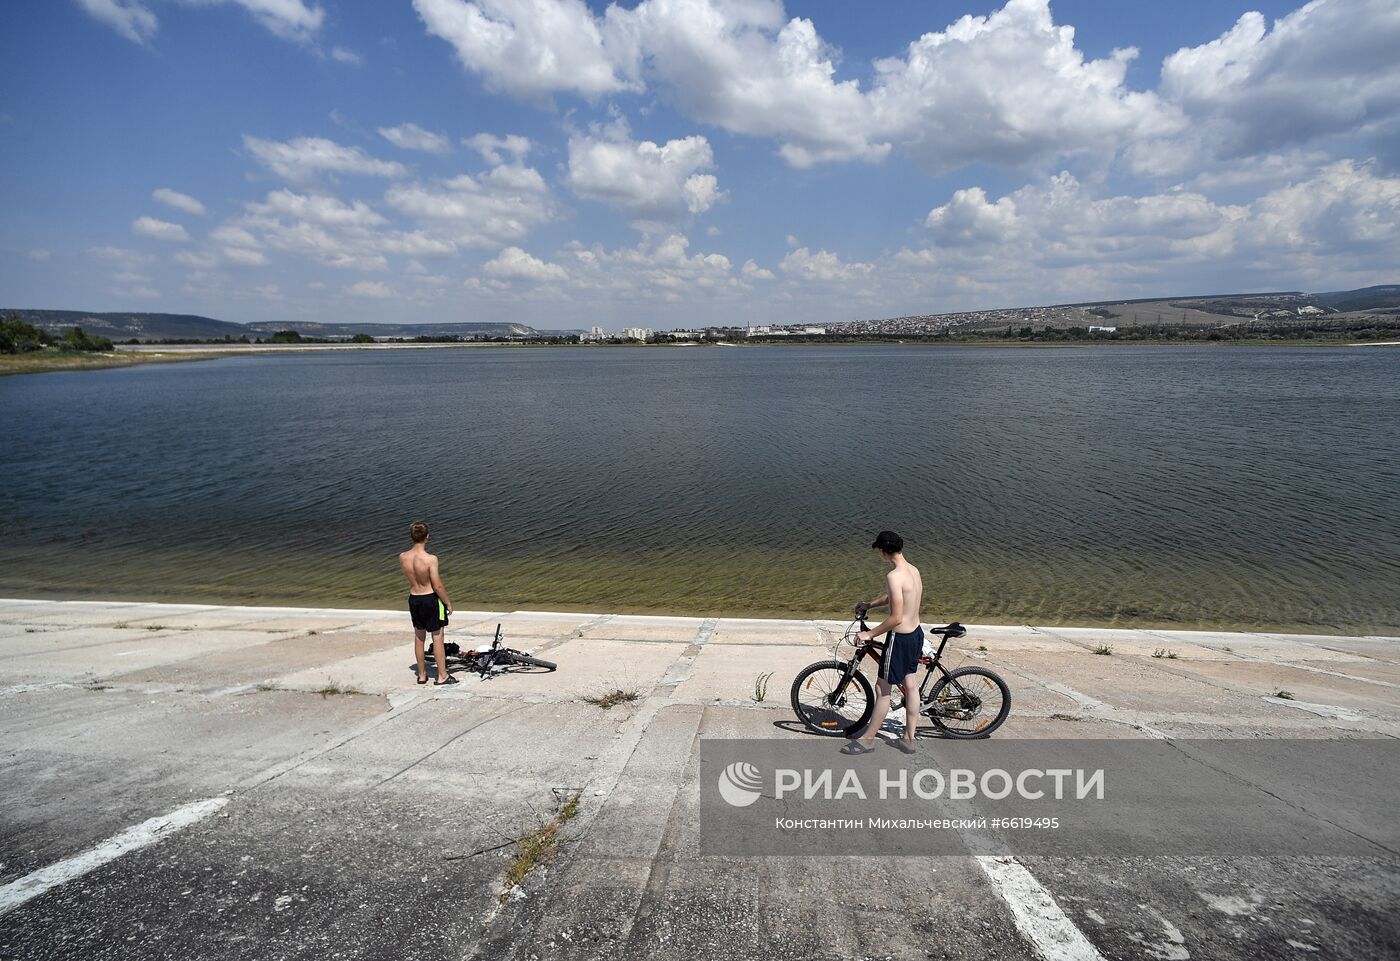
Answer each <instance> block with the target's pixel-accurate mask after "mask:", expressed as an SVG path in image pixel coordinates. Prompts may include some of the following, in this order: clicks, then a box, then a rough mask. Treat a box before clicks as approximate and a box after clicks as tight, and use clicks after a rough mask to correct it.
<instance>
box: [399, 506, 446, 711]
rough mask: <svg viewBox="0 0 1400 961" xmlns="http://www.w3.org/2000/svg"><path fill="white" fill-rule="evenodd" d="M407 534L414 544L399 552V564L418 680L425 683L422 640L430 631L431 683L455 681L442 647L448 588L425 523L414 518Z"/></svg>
mask: <svg viewBox="0 0 1400 961" xmlns="http://www.w3.org/2000/svg"><path fill="white" fill-rule="evenodd" d="M408 536H409V537H411V538H413V546H412V547H410V548H409V549H408V550H406V551H404V552H403V553H402V554H400V555H399V566H400V567H402V568H403V576H404V577H407V578H408V615H409V617H411V618H413V653H414V655H416V656H417V658H418V683H419V684H427V683H428V664H427V661H425V660H424V658H423V642H424V640H425V639H426V637H427V635H428V634H432V635H433V658H434V660H436V661H437V680H435V681H434V682H433V686H434V687H442V686H443V685H445V684H456V683H458V682H457V679H456V678H455V677H453V676H452V675H451V674H448V673H447V658H446V656H445V655H444V653H443V647H442V630H443V628H445V627H446V626H447V618H448V616H449V615H450V614H451V613H452V602H451V601H450V600H448V599H447V588H445V587H443V586H442V578H441V577H440V576H438V559H437V556H436V555H434V554H429V553H428V525H427V524H424V523H423V522H422V521H414V522H413V524H412V525H410V527H409V528H408Z"/></svg>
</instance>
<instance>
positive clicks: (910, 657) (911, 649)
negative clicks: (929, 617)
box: [880, 627, 924, 686]
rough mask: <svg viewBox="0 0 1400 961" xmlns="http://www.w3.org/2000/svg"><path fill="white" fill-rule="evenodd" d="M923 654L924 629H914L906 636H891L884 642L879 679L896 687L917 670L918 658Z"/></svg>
mask: <svg viewBox="0 0 1400 961" xmlns="http://www.w3.org/2000/svg"><path fill="white" fill-rule="evenodd" d="M923 653H924V629H923V628H922V627H916V628H914V629H913V630H912V631H910V632H909V633H907V634H892V635H891V636H890V639H889V640H888V641H886V642H885V653H884V656H883V657H881V658H880V677H881V678H882V679H884V680H886V681H889V682H890V683H891V684H893V685H896V686H898V685H899V684H902V683H903V682H904V679H905V678H906V677H908V676H909V675H910V674H913V673H914V672H915V671H917V670H918V669H919V658H920V657H922V656H923Z"/></svg>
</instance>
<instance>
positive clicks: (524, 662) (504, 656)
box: [498, 651, 559, 674]
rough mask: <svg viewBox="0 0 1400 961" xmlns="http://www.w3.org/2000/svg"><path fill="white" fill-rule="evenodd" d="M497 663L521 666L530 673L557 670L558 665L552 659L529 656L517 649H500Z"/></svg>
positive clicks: (545, 672)
mask: <svg viewBox="0 0 1400 961" xmlns="http://www.w3.org/2000/svg"><path fill="white" fill-rule="evenodd" d="M498 663H501V664H505V665H508V666H510V667H523V668H525V669H526V670H528V671H530V672H532V673H540V674H547V673H549V672H550V671H553V670H557V669H558V667H559V665H558V664H555V663H554V662H553V661H546V660H542V659H540V658H538V657H531V656H530V655H529V654H521V653H520V652H519V651H502V652H501V654H500V655H499V657H498Z"/></svg>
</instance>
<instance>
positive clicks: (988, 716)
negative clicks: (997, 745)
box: [924, 667, 1011, 738]
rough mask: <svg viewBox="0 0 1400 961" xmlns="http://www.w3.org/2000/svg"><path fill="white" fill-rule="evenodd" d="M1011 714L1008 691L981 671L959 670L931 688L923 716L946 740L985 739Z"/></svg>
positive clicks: (966, 668)
mask: <svg viewBox="0 0 1400 961" xmlns="http://www.w3.org/2000/svg"><path fill="white" fill-rule="evenodd" d="M1010 713H1011V689H1010V688H1008V687H1007V686H1006V682H1005V681H1003V680H1002V679H1001V678H1000V677H999V676H998V675H996V674H994V673H992V672H991V671H989V670H987V669H986V668H983V667H963V668H959V669H958V670H956V671H953V672H952V673H950V674H949V675H948V676H947V677H944V678H942V679H940V680H939V682H938V683H937V684H935V685H934V686H933V692H932V694H931V695H930V696H929V699H928V701H927V702H926V703H925V704H924V716H925V717H927V718H928V719H929V720H930V721H932V722H933V724H934V726H935V727H937V728H938V729H939V730H941V731H942V732H943V733H944V734H946V735H948V736H949V737H960V738H973V737H988V736H989V735H991V733H992V732H993V731H995V730H996V729H997V728H999V727H1001V724H1002V722H1003V721H1005V720H1006V715H1008V714H1010Z"/></svg>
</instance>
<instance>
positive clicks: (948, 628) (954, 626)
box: [929, 621, 967, 637]
mask: <svg viewBox="0 0 1400 961" xmlns="http://www.w3.org/2000/svg"><path fill="white" fill-rule="evenodd" d="M929 633H931V634H942V635H943V636H944V637H962V636H964V635H965V634H967V628H965V627H963V626H962V625H961V624H959V623H958V622H957V621H954V622H953V623H951V624H947V625H945V626H943V627H930V628H929Z"/></svg>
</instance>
